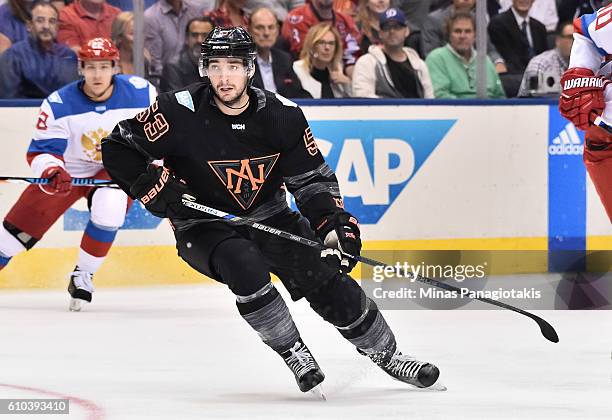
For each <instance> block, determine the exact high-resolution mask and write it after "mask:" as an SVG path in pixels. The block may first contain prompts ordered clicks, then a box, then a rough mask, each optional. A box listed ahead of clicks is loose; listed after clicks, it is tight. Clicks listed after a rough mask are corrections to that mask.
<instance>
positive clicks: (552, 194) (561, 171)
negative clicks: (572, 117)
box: [548, 105, 586, 272]
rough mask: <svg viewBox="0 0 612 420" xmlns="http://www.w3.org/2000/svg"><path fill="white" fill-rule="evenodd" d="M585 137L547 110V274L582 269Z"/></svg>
mask: <svg viewBox="0 0 612 420" xmlns="http://www.w3.org/2000/svg"><path fill="white" fill-rule="evenodd" d="M583 145H584V133H583V132H580V131H578V130H576V127H574V125H573V124H572V123H570V122H569V121H567V120H566V119H565V118H563V117H562V116H561V115H560V114H559V111H558V110H557V107H556V106H554V105H551V106H550V107H549V131H548V252H549V258H548V270H549V271H551V272H558V271H568V270H569V271H580V270H584V269H585V259H584V257H585V249H586V170H585V168H584V164H583V163H582V150H583Z"/></svg>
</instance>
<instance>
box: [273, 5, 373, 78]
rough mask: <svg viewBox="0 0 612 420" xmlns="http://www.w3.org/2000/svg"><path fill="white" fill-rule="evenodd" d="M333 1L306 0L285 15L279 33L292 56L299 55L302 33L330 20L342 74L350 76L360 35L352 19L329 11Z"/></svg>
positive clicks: (304, 33)
mask: <svg viewBox="0 0 612 420" xmlns="http://www.w3.org/2000/svg"><path fill="white" fill-rule="evenodd" d="M332 6H333V0H307V2H306V4H304V5H303V6H300V7H296V8H295V9H293V10H292V11H291V12H289V14H288V15H287V19H285V22H284V23H283V29H282V36H283V37H284V38H285V39H286V40H287V42H288V43H289V46H290V47H289V48H290V52H291V53H292V54H293V56H294V57H297V56H298V55H300V57H301V54H302V51H303V48H302V46H303V44H304V42H305V39H304V38H305V36H306V34H307V33H308V31H309V29H310V28H311V27H313V26H314V25H316V24H317V23H319V22H331V23H332V24H333V25H334V27H335V28H336V30H337V31H338V33H339V34H340V39H341V40H342V51H344V52H343V61H344V67H345V72H346V74H348V75H350V74H351V73H352V71H353V69H352V68H353V66H354V65H355V62H356V61H357V57H358V56H359V42H361V35H360V34H359V30H358V29H357V26H356V25H355V21H354V20H353V19H352V18H351V17H350V16H348V15H345V14H343V13H340V12H336V11H334V10H333V7H332Z"/></svg>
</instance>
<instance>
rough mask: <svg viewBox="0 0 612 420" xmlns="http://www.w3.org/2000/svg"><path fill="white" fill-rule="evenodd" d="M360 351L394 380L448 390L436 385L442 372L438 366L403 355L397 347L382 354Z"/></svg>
mask: <svg viewBox="0 0 612 420" xmlns="http://www.w3.org/2000/svg"><path fill="white" fill-rule="evenodd" d="M358 351H359V353H361V354H364V355H366V356H368V357H369V358H370V359H372V361H373V362H374V363H376V364H377V365H378V366H379V367H380V368H381V369H382V370H384V371H385V372H386V373H387V374H388V375H389V376H391V377H392V378H393V379H396V380H398V381H401V382H404V383H407V384H410V385H412V386H415V387H417V388H431V389H435V390H438V391H444V390H446V387H445V386H444V385H442V384H439V383H436V381H437V380H438V377H439V376H440V370H439V369H438V368H437V367H436V366H434V365H432V364H431V363H428V362H421V361H419V360H417V359H415V358H414V357H412V356H409V355H407V354H402V353H401V352H400V351H398V350H397V349H396V348H395V346H393V348H391V349H389V350H388V351H384V352H380V353H366V352H364V351H362V350H359V349H358ZM434 384H435V386H434Z"/></svg>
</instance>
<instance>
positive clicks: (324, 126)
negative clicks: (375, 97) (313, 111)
mask: <svg viewBox="0 0 612 420" xmlns="http://www.w3.org/2000/svg"><path fill="white" fill-rule="evenodd" d="M455 122H456V120H409V121H405V120H399V121H397V120H347V121H311V124H310V126H311V128H312V132H313V134H314V136H315V138H316V140H317V144H318V147H319V150H320V151H321V153H322V154H323V156H324V157H325V160H326V161H327V163H328V164H329V166H330V167H331V168H332V169H334V171H335V172H336V176H337V178H338V181H339V183H340V187H341V192H342V194H343V196H344V205H345V206H346V208H347V209H348V210H349V211H350V212H351V213H353V214H354V215H355V216H356V217H357V219H358V220H359V222H360V223H362V224H364V223H365V224H374V223H377V222H378V221H379V220H380V218H381V217H382V216H383V215H384V213H385V212H386V211H387V210H388V209H389V208H390V207H391V206H392V205H393V202H394V201H395V199H396V198H397V197H398V196H399V194H400V193H401V192H402V190H403V189H404V188H405V187H406V185H407V184H408V182H409V181H410V180H411V179H412V177H414V175H415V174H416V173H417V172H418V171H419V169H420V168H421V167H422V166H423V164H424V163H425V161H426V160H427V158H428V157H429V156H430V155H431V153H432V152H433V151H434V149H435V148H436V147H437V146H438V145H439V144H440V142H441V141H442V139H444V137H445V136H446V134H447V133H448V131H449V130H450V129H451V127H452V126H453V125H454V124H455Z"/></svg>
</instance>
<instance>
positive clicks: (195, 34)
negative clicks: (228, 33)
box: [160, 16, 215, 92]
mask: <svg viewBox="0 0 612 420" xmlns="http://www.w3.org/2000/svg"><path fill="white" fill-rule="evenodd" d="M214 28H215V26H214V25H213V23H212V20H211V19H210V17H206V16H198V17H195V18H193V19H191V20H190V21H189V22H187V27H186V28H185V45H184V46H183V49H182V50H181V53H180V54H179V56H178V57H177V58H176V59H174V60H172V61H170V62H169V63H167V64H166V65H165V66H164V71H163V73H162V78H161V82H160V90H161V91H162V92H168V91H170V90H176V89H181V88H183V87H185V86H187V85H190V84H192V83H195V82H198V81H200V72H199V70H198V63H199V60H200V46H201V44H202V42H204V40H205V39H206V37H207V36H208V34H209V33H211V32H212V30H213V29H214Z"/></svg>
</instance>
